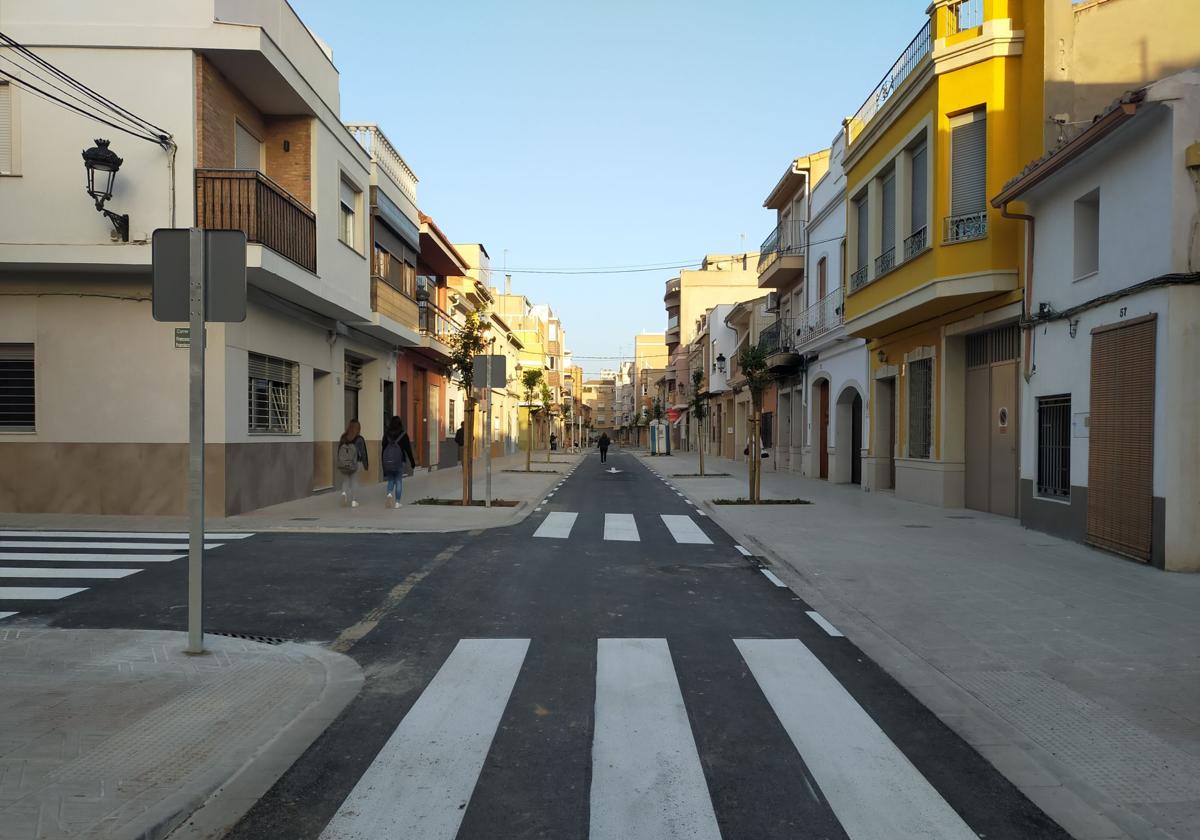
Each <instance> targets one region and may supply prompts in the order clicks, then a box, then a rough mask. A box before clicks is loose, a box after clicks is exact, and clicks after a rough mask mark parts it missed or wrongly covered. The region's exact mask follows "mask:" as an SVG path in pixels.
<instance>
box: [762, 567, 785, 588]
mask: <svg viewBox="0 0 1200 840" xmlns="http://www.w3.org/2000/svg"><path fill="white" fill-rule="evenodd" d="M759 571H760V572H762V573H763V576H764V577H766V579H767V580H769V581H771V583H773V584H775V585H776V586H784V587H786V586H787V584H786V583H784V582H783V581H781V580H780V579H779V578H777V577H776V576H775V573H774V572H772V571H771V570H770V569H759Z"/></svg>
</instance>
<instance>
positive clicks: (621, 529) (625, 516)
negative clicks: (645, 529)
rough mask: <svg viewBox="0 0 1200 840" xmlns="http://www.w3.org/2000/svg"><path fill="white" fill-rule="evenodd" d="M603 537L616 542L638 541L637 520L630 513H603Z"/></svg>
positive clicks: (639, 538)
mask: <svg viewBox="0 0 1200 840" xmlns="http://www.w3.org/2000/svg"><path fill="white" fill-rule="evenodd" d="M604 539H606V540H616V541H617V542H638V541H640V540H641V537H640V536H638V529H637V522H636V521H635V520H634V518H633V514H632V513H606V514H604Z"/></svg>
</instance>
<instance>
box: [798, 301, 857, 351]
mask: <svg viewBox="0 0 1200 840" xmlns="http://www.w3.org/2000/svg"><path fill="white" fill-rule="evenodd" d="M845 320H846V318H845V308H844V307H843V306H842V289H841V287H840V286H839V287H838V288H836V289H834V290H833V291H832V292H830V293H829V294H827V295H825V297H823V298H821V299H820V300H819V301H817V302H816V303H814V304H813V305H812V306H810V307H808V309H806V310H804V312H803V313H802V314H801V315H800V316H799V317H798V318H797V319H796V346H797V347H800V348H804V347H809V346H812V345H813V344H814V343H815V342H816V341H817V340H819V339H820V338H822V337H823V336H825V335H827V334H829V333H831V332H833V331H834V330H836V329H837V328H838V327H840V326H841V325H842V324H843V323H845Z"/></svg>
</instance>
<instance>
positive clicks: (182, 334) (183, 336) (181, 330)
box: [175, 327, 192, 350]
mask: <svg viewBox="0 0 1200 840" xmlns="http://www.w3.org/2000/svg"><path fill="white" fill-rule="evenodd" d="M191 346H192V328H191V327H176V328H175V348H176V349H177V350H178V349H184V348H187V347H191Z"/></svg>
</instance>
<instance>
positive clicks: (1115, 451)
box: [1087, 315, 1157, 562]
mask: <svg viewBox="0 0 1200 840" xmlns="http://www.w3.org/2000/svg"><path fill="white" fill-rule="evenodd" d="M1156 318H1157V316H1155V315H1147V316H1145V317H1142V318H1136V319H1131V320H1129V321H1125V322H1122V323H1120V324H1113V325H1110V326H1103V327H1097V328H1096V329H1094V330H1092V366H1091V406H1090V411H1091V418H1090V424H1089V431H1088V438H1089V440H1088V495H1087V540H1088V542H1090V543H1092V544H1093V545H1096V546H1099V547H1101V548H1106V549H1108V550H1110V551H1115V552H1118V553H1120V554H1124V555H1126V556H1128V557H1132V558H1134V559H1137V560H1141V561H1143V562H1148V561H1149V560H1150V556H1151V549H1152V547H1153V506H1154V498H1153V496H1154V374H1155V346H1154V342H1155V332H1156V327H1157V322H1156Z"/></svg>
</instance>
